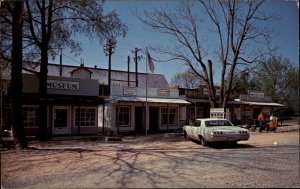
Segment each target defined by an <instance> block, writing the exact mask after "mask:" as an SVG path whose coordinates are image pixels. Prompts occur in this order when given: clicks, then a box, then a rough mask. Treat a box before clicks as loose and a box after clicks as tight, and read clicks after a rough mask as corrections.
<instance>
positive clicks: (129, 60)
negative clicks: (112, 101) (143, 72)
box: [127, 56, 130, 87]
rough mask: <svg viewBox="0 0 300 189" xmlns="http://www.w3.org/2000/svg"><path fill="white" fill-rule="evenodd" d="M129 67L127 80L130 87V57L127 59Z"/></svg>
mask: <svg viewBox="0 0 300 189" xmlns="http://www.w3.org/2000/svg"><path fill="white" fill-rule="evenodd" d="M127 64H128V65H127V66H128V75H127V77H128V78H127V80H128V87H129V86H130V56H128V57H127Z"/></svg>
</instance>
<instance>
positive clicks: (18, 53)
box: [11, 1, 28, 149]
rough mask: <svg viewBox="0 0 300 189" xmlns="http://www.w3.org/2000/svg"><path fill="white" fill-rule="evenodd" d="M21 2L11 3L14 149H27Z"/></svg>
mask: <svg viewBox="0 0 300 189" xmlns="http://www.w3.org/2000/svg"><path fill="white" fill-rule="evenodd" d="M23 5H24V2H23V1H14V2H13V12H12V17H13V24H12V36H13V37H12V66H11V86H12V113H13V120H12V128H13V136H14V143H15V146H16V148H21V149H24V148H27V147H28V144H27V140H26V134H25V129H24V124H23V115H22V87H23V85H22V55H23V54H22V53H23V52H22V46H23V43H22V30H23Z"/></svg>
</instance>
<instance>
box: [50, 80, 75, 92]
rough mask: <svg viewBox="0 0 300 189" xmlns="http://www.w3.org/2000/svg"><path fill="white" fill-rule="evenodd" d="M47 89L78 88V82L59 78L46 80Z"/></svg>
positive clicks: (73, 89)
mask: <svg viewBox="0 0 300 189" xmlns="http://www.w3.org/2000/svg"><path fill="white" fill-rule="evenodd" d="M47 88H48V89H61V90H72V91H78V90H79V82H74V81H59V80H47Z"/></svg>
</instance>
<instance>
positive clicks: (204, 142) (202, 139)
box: [200, 136, 207, 146]
mask: <svg viewBox="0 0 300 189" xmlns="http://www.w3.org/2000/svg"><path fill="white" fill-rule="evenodd" d="M200 143H201V145H202V146H206V144H207V142H206V140H205V139H204V137H202V136H200Z"/></svg>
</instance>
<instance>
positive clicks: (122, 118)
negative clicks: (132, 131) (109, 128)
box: [117, 106, 130, 126]
mask: <svg viewBox="0 0 300 189" xmlns="http://www.w3.org/2000/svg"><path fill="white" fill-rule="evenodd" d="M117 125H119V126H129V125H130V106H118V107H117Z"/></svg>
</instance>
